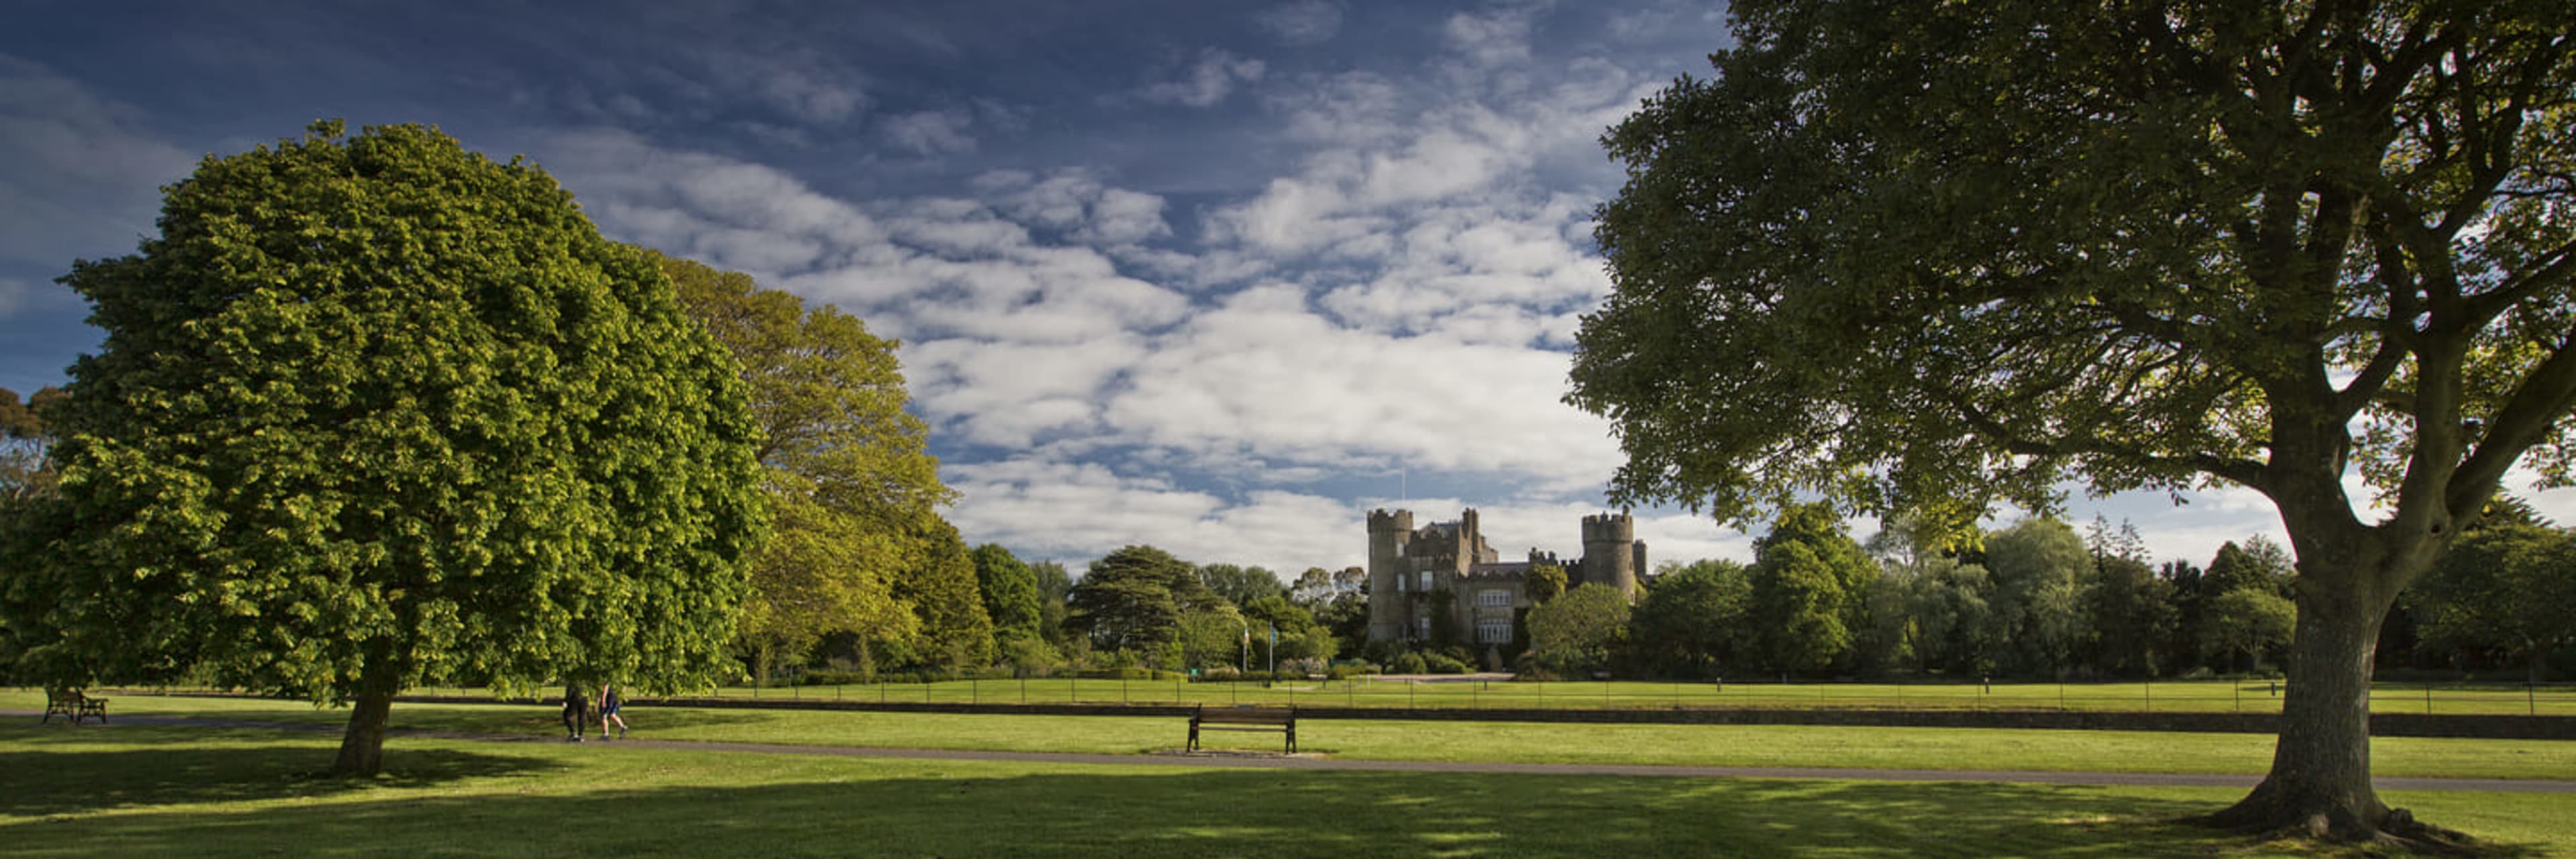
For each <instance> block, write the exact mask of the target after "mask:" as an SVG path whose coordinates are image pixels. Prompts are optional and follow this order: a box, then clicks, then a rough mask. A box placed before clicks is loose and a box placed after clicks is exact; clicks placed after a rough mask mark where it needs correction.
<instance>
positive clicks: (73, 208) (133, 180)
mask: <svg viewBox="0 0 2576 859" xmlns="http://www.w3.org/2000/svg"><path fill="white" fill-rule="evenodd" d="M194 164H195V159H194V158H192V157H190V156H189V155H188V153H186V152H183V151H181V150H179V149H178V148H177V147H175V146H171V145H170V144H168V143H165V142H163V141H162V140H161V139H160V138H159V137H158V136H157V135H155V134H153V133H152V132H151V131H149V130H148V129H147V128H146V123H145V121H144V117H143V116H142V114H141V112H140V111H137V110H135V109H134V108H132V107H130V106H128V105H125V104H122V103H119V102H116V101H113V100H110V99H107V98H103V97H101V96H99V95H98V94H96V93H94V92H92V91H91V90H90V89H89V88H88V87H86V86H84V85H82V84H80V83H78V82H75V81H73V80H71V79H69V78H65V77H62V76H61V75H58V74H56V73H54V72H53V70H51V69H48V68H46V67H44V66H41V65H37V64H35V63H31V62H27V61H24V60H20V59H17V58H15V57H11V56H8V55H6V54H0V260H15V261H22V262H29V263H35V264H37V265H40V266H44V267H46V268H60V267H62V266H65V265H68V264H69V263H70V262H71V261H72V260H73V259H75V258H79V257H95V256H107V255H111V254H118V253H130V252H132V251H133V250H134V244H135V242H136V241H137V240H139V239H141V238H143V237H145V236H148V235H153V234H156V233H158V232H159V230H158V229H157V228H155V227H154V226H153V213H154V212H155V211H156V210H157V209H158V208H159V204H160V199H161V195H160V191H159V188H160V186H162V185H164V184H167V183H169V182H173V181H176V180H178V179H180V178H182V177H184V176H186V175H187V174H188V173H189V172H190V171H191V170H192V169H194Z"/></svg>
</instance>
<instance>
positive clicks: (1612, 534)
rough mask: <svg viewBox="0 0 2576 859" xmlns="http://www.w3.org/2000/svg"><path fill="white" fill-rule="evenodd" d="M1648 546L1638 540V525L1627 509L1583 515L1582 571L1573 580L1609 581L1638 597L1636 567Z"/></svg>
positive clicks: (1642, 561) (1610, 583)
mask: <svg viewBox="0 0 2576 859" xmlns="http://www.w3.org/2000/svg"><path fill="white" fill-rule="evenodd" d="M1645 563H1646V550H1645V547H1644V546H1641V545H1638V544H1637V525H1636V523H1635V522H1634V521H1632V520H1630V519H1629V518H1628V514H1626V513H1603V514H1601V515H1598V516H1585V517H1583V574H1582V576H1581V577H1580V578H1578V579H1576V580H1575V582H1571V583H1568V584H1569V586H1571V585H1572V584H1576V583H1580V584H1600V585H1610V586H1612V587H1616V588H1618V589H1619V592H1620V593H1623V594H1626V595H1628V598H1629V599H1636V598H1637V569H1638V568H1639V567H1642V566H1644V565H1645Z"/></svg>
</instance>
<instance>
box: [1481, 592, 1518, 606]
mask: <svg viewBox="0 0 2576 859" xmlns="http://www.w3.org/2000/svg"><path fill="white" fill-rule="evenodd" d="M1476 604H1477V605H1480V606H1484V607H1486V608H1509V607H1511V604H1512V592H1511V591H1507V590H1502V589H1500V588H1496V589H1493V590H1483V591H1477V592H1476Z"/></svg>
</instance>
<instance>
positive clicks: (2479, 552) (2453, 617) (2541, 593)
mask: <svg viewBox="0 0 2576 859" xmlns="http://www.w3.org/2000/svg"><path fill="white" fill-rule="evenodd" d="M2438 569H2439V574H2438V575H2436V576H2435V577H2433V578H2432V579H2430V580H2428V581H2425V582H2424V583H2423V584H2421V585H2419V586H2418V587H2416V588H2415V589H2414V590H2412V591H2410V592H2409V601H2410V602H2412V603H2413V604H2414V606H2415V611H2416V617H2418V618H2419V619H2421V620H2422V622H2423V632H2422V634H2423V636H2424V638H2425V640H2426V641H2428V642H2431V643H2435V644H2440V645H2450V646H2454V647H2467V648H2472V649H2484V650H2494V651H2498V652H2500V653H2503V654H2508V655H2513V656H2520V657H2522V658H2523V659H2524V660H2525V664H2526V665H2527V666H2528V667H2529V670H2530V677H2531V682H2534V683H2538V682H2541V681H2543V680H2547V679H2548V668H2549V663H2548V659H2549V653H2550V651H2552V650H2556V649H2558V648H2560V647H2563V646H2565V645H2567V644H2569V643H2571V642H2576V534H2570V533H2569V532H2567V531H2562V530H2559V529H2556V528H2551V527H2547V526H2545V525H2534V524H2525V523H2521V522H2511V521H2502V522H2496V521H2490V522H2482V523H2479V525H2478V526H2477V527H2473V528H2470V529H2469V531H2468V534H2467V535H2466V536H2463V537H2461V538H2460V542H2459V543H2457V544H2455V545H2453V546H2452V547H2451V550H2450V551H2449V552H2445V553H2443V555H2442V560H2441V561H2440V563H2439V564H2438Z"/></svg>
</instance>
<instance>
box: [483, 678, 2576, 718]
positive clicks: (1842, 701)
mask: <svg viewBox="0 0 2576 859" xmlns="http://www.w3.org/2000/svg"><path fill="white" fill-rule="evenodd" d="M449 691H452V692H455V693H457V694H474V693H475V691H476V690H449ZM2280 692H2281V688H2280V684H2279V683H2278V682H2277V681H2265V680H2249V681H2231V680H2193V681H2181V682H2156V683H2136V682H2131V683H1994V684H1990V685H1989V684H1977V683H1786V684H1784V683H1775V682H1749V683H1748V682H1731V683H1644V682H1629V681H1611V682H1575V683H1569V682H1553V681H1551V682H1513V681H1462V680H1430V681H1424V682H1408V681H1405V680H1387V679H1378V678H1361V679H1358V680H1350V681H1341V680H1335V681H1321V680H1315V681H1298V682H1280V683H1273V684H1268V685H1264V684H1261V683H1181V682H1172V681H1143V680H1132V681H1122V680H1080V679H1069V678H1044V679H1031V680H949V681H942V682H937V683H877V684H869V685H849V686H803V687H772V688H766V689H753V688H748V687H731V688H726V689H721V690H716V691H713V692H710V693H707V694H710V695H714V696H718V697H728V698H820V699H824V700H862V701H887V702H905V703H936V704H965V703H985V704H997V703H999V704H1023V703H1024V704H1061V703H1130V704H1145V703H1169V704H1202V703H1205V704H1306V705H1310V706H1345V707H1382V708H1418V709H1433V708H1437V709H1468V710H1490V709H1501V708H1535V709H1608V708H1630V709H1633V708H1664V707H1727V708H1754V709H1848V708H1893V709H1913V710H2080V711H2119V712H2156V713H2180V712H2189V713H2277V712H2280V710H2281V697H2280ZM2371 711H2372V712H2375V713H2435V714H2495V715H2557V716H2576V686H2571V685H2567V684H2557V685H2551V686H2537V687H2526V686H2519V685H2512V684H2465V683H2455V684H2421V683H2379V684H2375V685H2374V686H2373V687H2372V690H2371Z"/></svg>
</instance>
